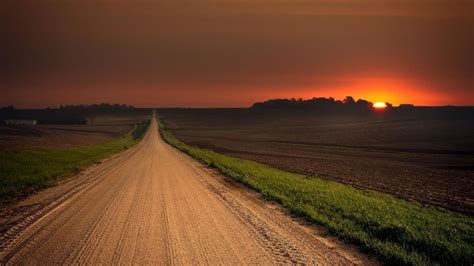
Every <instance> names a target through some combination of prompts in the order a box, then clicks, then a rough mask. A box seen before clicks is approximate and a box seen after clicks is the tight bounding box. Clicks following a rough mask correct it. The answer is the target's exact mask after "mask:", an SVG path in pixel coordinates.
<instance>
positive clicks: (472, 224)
mask: <svg viewBox="0 0 474 266" xmlns="http://www.w3.org/2000/svg"><path fill="white" fill-rule="evenodd" d="M160 133H161V136H162V137H163V139H164V140H165V141H166V142H168V143H169V144H171V145H172V146H174V147H176V148H178V149H180V150H182V151H183V152H185V153H187V154H189V155H191V156H192V157H194V158H196V159H198V160H200V161H202V162H203V163H205V164H207V165H209V166H212V167H215V168H217V169H218V170H219V171H220V172H221V173H223V174H225V175H227V176H230V177H232V178H234V179H236V180H238V181H240V182H242V183H244V184H246V185H248V186H249V187H251V188H253V189H255V190H257V191H259V192H261V193H262V194H263V195H265V196H266V197H268V198H270V199H272V200H275V201H277V202H280V203H281V204H282V205H283V206H284V207H286V208H288V209H289V210H291V211H292V212H293V213H294V214H297V215H300V216H302V217H305V218H306V219H308V220H309V221H311V222H313V223H316V224H319V225H322V226H324V227H326V228H327V229H328V231H329V233H331V234H333V235H336V236H338V237H339V238H340V239H342V240H344V241H346V242H349V243H353V244H356V245H358V246H359V247H360V248H361V249H362V250H363V251H366V252H369V253H372V254H374V255H375V256H377V258H379V259H380V260H381V261H383V262H385V263H387V264H396V265H428V264H441V265H447V264H449V265H472V264H473V263H474V219H472V218H471V217H467V216H463V215H460V214H456V213H453V212H450V211H447V210H444V209H439V208H435V207H425V206H422V205H421V204H419V203H416V202H408V201H405V200H401V199H397V198H395V197H392V196H390V195H387V194H383V193H379V192H375V191H366V190H359V189H355V188H353V187H351V186H348V185H343V184H340V183H336V182H332V181H326V180H322V179H319V178H309V177H307V176H304V175H299V174H293V173H288V172H284V171H281V170H278V169H274V168H271V167H268V166H266V165H263V164H259V163H256V162H253V161H248V160H242V159H238V158H234V157H230V156H226V155H222V154H218V153H215V152H213V151H209V150H205V149H200V148H197V147H191V146H188V145H186V144H184V143H183V142H181V141H179V140H178V139H176V138H175V137H174V136H173V135H172V133H171V132H170V131H169V130H167V128H166V125H164V124H163V123H160Z"/></svg>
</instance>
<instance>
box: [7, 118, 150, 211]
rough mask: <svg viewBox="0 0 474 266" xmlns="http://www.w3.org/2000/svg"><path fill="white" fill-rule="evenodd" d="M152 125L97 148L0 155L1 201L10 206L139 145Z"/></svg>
mask: <svg viewBox="0 0 474 266" xmlns="http://www.w3.org/2000/svg"><path fill="white" fill-rule="evenodd" d="M148 125H149V123H143V124H140V125H138V126H137V127H136V128H135V129H134V130H133V131H131V132H130V133H128V134H126V135H125V136H123V137H121V138H119V139H116V140H112V141H109V142H105V143H102V144H97V145H90V146H80V147H73V148H68V149H37V150H18V151H3V152H0V169H1V171H0V197H1V202H3V203H5V202H9V201H11V200H15V199H18V198H20V197H22V196H26V195H28V194H30V193H31V192H33V191H36V190H39V189H42V188H45V187H48V186H51V185H53V184H54V181H55V180H57V179H59V178H63V177H67V176H71V175H73V174H76V173H78V172H79V171H80V170H81V169H83V168H85V167H87V166H89V165H91V164H93V163H95V162H98V161H99V160H101V159H103V158H105V157H107V156H110V155H112V154H114V153H117V152H119V151H122V150H124V149H127V148H128V147H130V146H132V145H134V144H136V143H137V142H138V141H139V140H140V139H141V138H142V137H143V135H144V134H145V132H146V130H147V128H148Z"/></svg>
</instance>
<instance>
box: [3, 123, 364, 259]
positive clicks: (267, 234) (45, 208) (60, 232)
mask: <svg viewBox="0 0 474 266" xmlns="http://www.w3.org/2000/svg"><path fill="white" fill-rule="evenodd" d="M14 210H15V212H17V213H16V215H17V218H18V217H19V218H18V219H17V220H16V221H15V222H14V223H13V225H12V226H11V228H8V230H5V232H3V233H2V235H1V236H0V264H2V265H3V264H43V265H45V264H48V265H50V264H73V263H74V264H133V263H136V264H232V265H233V264H331V265H334V264H345V265H346V264H367V263H369V264H371V263H373V261H371V260H368V259H367V258H366V257H365V256H364V255H361V254H360V253H358V252H357V251H356V250H355V249H354V248H352V247H347V246H345V245H343V244H341V243H339V242H338V241H335V240H334V239H331V238H326V237H321V236H320V235H319V234H318V232H317V231H318V229H316V228H315V227H314V226H310V225H304V224H302V222H301V221H298V219H295V218H291V217H290V216H289V215H288V214H286V213H285V212H284V211H282V209H281V207H279V206H278V205H277V204H275V203H270V202H266V201H265V200H263V199H262V198H261V197H260V196H259V195H258V194H257V193H255V192H252V191H250V190H249V189H247V188H245V187H243V186H242V185H240V184H237V183H235V182H233V181H231V180H229V179H227V178H225V177H223V176H221V175H218V174H217V173H215V172H214V171H213V170H211V169H208V168H207V167H205V166H203V165H201V164H200V163H198V162H196V161H195V160H193V159H192V158H190V157H189V156H187V155H185V154H183V153H181V152H180V151H178V150H176V149H175V148H173V147H171V146H169V145H168V144H166V143H165V142H164V141H163V140H162V139H161V137H160V135H159V133H158V126H157V123H156V121H155V119H152V122H151V125H150V128H149V130H148V132H147V134H146V135H145V136H144V138H143V139H142V140H141V141H140V143H138V144H137V145H135V146H134V147H132V148H130V149H128V150H127V151H124V152H122V153H120V154H117V155H114V156H112V157H111V158H109V159H107V160H105V161H103V162H102V163H100V164H97V165H94V166H93V167H91V168H89V169H87V170H85V171H84V172H82V173H81V174H79V175H78V176H76V177H74V178H71V179H69V180H67V181H65V182H62V183H61V184H59V185H58V186H56V187H53V188H49V189H47V190H44V191H42V192H40V193H38V194H36V195H33V196H32V197H30V198H28V199H26V200H24V201H23V202H20V203H18V204H17V205H16V206H15V208H14ZM319 233H320V232H319Z"/></svg>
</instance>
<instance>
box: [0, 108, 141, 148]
mask: <svg viewBox="0 0 474 266" xmlns="http://www.w3.org/2000/svg"><path fill="white" fill-rule="evenodd" d="M147 118H148V117H147V116H126V115H123V116H96V117H94V118H93V119H90V120H88V124H85V125H75V124H69V125H67V124H66V125H57V124H40V125H34V126H7V125H0V150H24V149H51V148H54V149H57V148H70V147H76V146H85V145H94V144H100V143H104V142H107V141H111V140H114V139H117V138H119V137H121V136H123V135H125V134H127V133H128V132H130V131H131V130H132V129H133V128H134V126H135V124H138V123H141V122H142V121H144V120H146V119H147Z"/></svg>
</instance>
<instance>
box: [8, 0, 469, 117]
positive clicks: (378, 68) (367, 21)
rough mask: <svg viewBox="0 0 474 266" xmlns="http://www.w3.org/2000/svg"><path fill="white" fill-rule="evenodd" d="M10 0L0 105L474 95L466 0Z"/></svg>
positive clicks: (426, 101) (435, 100)
mask: <svg viewBox="0 0 474 266" xmlns="http://www.w3.org/2000/svg"><path fill="white" fill-rule="evenodd" d="M7 5H8V6H6V8H3V9H4V10H7V11H8V10H9V12H7V14H9V16H8V17H5V18H4V19H6V20H5V21H3V22H5V23H2V24H4V25H7V27H6V31H4V32H3V33H2V35H3V37H4V38H3V39H4V40H6V41H4V42H2V43H1V44H0V45H1V46H2V47H0V48H1V51H2V52H3V55H2V58H3V59H4V60H1V62H0V67H1V68H0V71H1V72H0V74H1V75H0V90H1V96H2V97H0V106H4V105H15V106H17V107H24V108H27V107H46V106H58V105H61V104H79V103H84V104H87V103H97V102H113V103H126V104H132V105H135V106H156V107H176V106H182V107H227V106H228V107H241V106H249V105H251V104H252V103H253V102H255V101H262V100H266V99H270V98H283V97H285V98H292V97H295V98H299V97H302V98H311V97H320V96H324V97H329V96H332V97H335V98H338V99H341V98H344V97H345V96H348V95H351V96H353V97H355V98H363V99H367V100H370V101H388V102H391V103H393V104H395V105H398V104H400V103H414V104H416V105H448V104H451V105H474V88H473V86H474V65H473V64H474V63H473V62H474V53H473V52H472V47H474V17H473V14H472V12H469V11H470V10H474V4H473V2H472V1H458V0H433V1H425V0H413V1H399V0H396V1H395V0H377V1H376V0H357V1H355V0H334V1H329V0H311V1H310V0H296V1H289V0H267V1H263V0H255V1H247V0H226V1H214V0H202V1H182V0H178V1H173V2H170V1H164V0H156V1H145V0H137V1H132V0H119V1H110V0H98V1H60V0H45V1H34V0H18V1H12V2H11V3H10V2H9V3H8V4H7Z"/></svg>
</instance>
